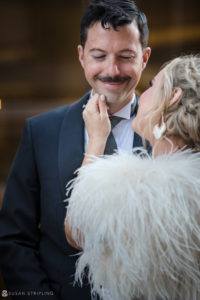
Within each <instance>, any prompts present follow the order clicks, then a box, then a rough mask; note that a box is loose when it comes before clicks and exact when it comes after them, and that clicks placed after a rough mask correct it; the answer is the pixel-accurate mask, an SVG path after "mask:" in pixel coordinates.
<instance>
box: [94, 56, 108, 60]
mask: <svg viewBox="0 0 200 300" xmlns="http://www.w3.org/2000/svg"><path fill="white" fill-rule="evenodd" d="M104 57H105V55H93V58H94V59H97V60H98V59H102V58H104Z"/></svg>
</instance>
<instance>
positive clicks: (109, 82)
mask: <svg viewBox="0 0 200 300" xmlns="http://www.w3.org/2000/svg"><path fill="white" fill-rule="evenodd" d="M99 81H101V83H103V84H106V85H110V86H119V85H122V84H124V83H125V82H126V81H127V79H126V80H123V81H119V82H113V81H104V80H101V79H99Z"/></svg>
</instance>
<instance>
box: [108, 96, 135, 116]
mask: <svg viewBox="0 0 200 300" xmlns="http://www.w3.org/2000/svg"><path fill="white" fill-rule="evenodd" d="M131 101H132V98H130V99H127V101H124V102H123V103H108V104H107V105H108V107H109V109H108V113H109V115H113V114H115V113H116V112H118V111H120V110H121V109H122V108H123V107H124V106H125V105H127V104H128V103H129V102H131Z"/></svg>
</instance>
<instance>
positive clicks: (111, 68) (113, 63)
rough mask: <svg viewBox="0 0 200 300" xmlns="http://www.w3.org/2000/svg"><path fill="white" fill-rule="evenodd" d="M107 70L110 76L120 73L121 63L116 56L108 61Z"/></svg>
mask: <svg viewBox="0 0 200 300" xmlns="http://www.w3.org/2000/svg"><path fill="white" fill-rule="evenodd" d="M105 71H106V73H107V75H108V76H110V77H114V76H117V75H119V74H120V69H119V65H118V63H117V60H116V59H115V58H112V59H110V60H109V61H108V63H107V67H106V70H105Z"/></svg>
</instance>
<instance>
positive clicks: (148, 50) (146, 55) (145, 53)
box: [142, 47, 151, 70]
mask: <svg viewBox="0 0 200 300" xmlns="http://www.w3.org/2000/svg"><path fill="white" fill-rule="evenodd" d="M150 55H151V48H150V47H147V48H145V49H144V51H143V65H142V70H144V69H145V68H146V65H147V63H148V60H149V57H150Z"/></svg>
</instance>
